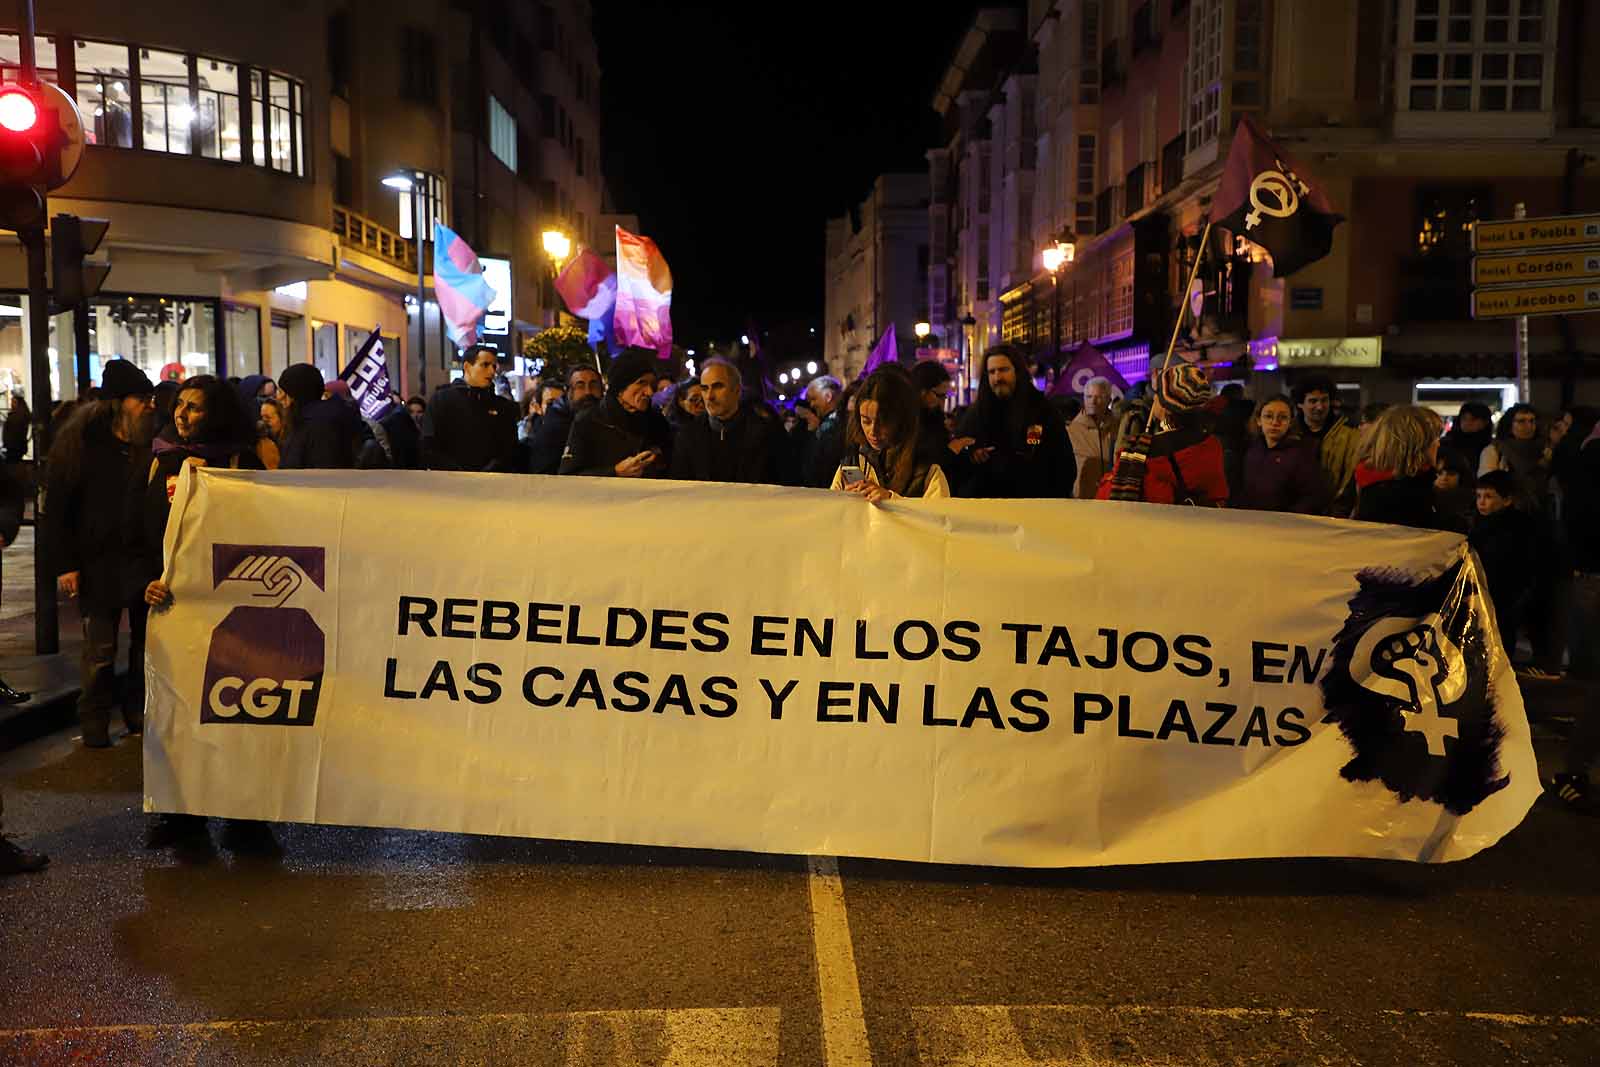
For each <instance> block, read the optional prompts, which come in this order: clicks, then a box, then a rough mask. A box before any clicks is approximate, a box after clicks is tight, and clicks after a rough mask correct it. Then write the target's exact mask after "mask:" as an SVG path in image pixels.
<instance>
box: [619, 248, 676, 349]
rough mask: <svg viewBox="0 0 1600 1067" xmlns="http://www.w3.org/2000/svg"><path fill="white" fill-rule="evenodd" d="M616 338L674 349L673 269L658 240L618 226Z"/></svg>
mask: <svg viewBox="0 0 1600 1067" xmlns="http://www.w3.org/2000/svg"><path fill="white" fill-rule="evenodd" d="M614 325H615V328H616V332H617V338H618V339H619V340H620V341H621V342H622V343H623V344H625V345H637V346H638V347H640V348H653V349H655V350H657V351H659V352H663V353H666V352H669V351H670V350H671V348H672V271H671V270H670V269H669V268H668V267H667V261H666V258H665V257H663V256H662V255H661V250H660V249H659V248H657V247H656V243H655V242H654V241H652V240H650V238H648V237H640V236H639V235H637V234H632V233H629V232H628V231H627V230H624V229H623V228H622V227H621V226H618V227H617V309H616V320H615V324H614Z"/></svg>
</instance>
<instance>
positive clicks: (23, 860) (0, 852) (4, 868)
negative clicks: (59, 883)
mask: <svg viewBox="0 0 1600 1067" xmlns="http://www.w3.org/2000/svg"><path fill="white" fill-rule="evenodd" d="M49 863H50V857H49V856H45V855H41V854H40V853H37V852H27V851H24V850H23V849H21V848H19V847H17V846H16V845H15V844H13V843H12V842H10V841H9V840H7V839H6V838H4V837H0V876H4V875H7V874H29V873H31V872H33V871H42V870H44V868H45V867H47V866H48V865H49Z"/></svg>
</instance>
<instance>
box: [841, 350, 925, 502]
mask: <svg viewBox="0 0 1600 1067" xmlns="http://www.w3.org/2000/svg"><path fill="white" fill-rule="evenodd" d="M920 421H921V405H920V403H919V401H918V398H917V391H916V387H915V386H913V385H912V384H911V379H910V378H909V377H908V376H907V375H906V372H905V371H904V370H902V369H901V368H899V367H884V368H881V369H879V370H876V371H874V372H873V373H872V375H871V376H870V377H869V378H868V379H867V381H866V384H865V385H863V386H862V387H861V391H860V392H859V393H857V394H856V405H855V413H854V414H853V415H852V416H851V418H850V421H849V423H848V424H847V425H846V427H845V448H844V459H843V461H842V462H841V463H840V464H839V469H838V470H837V471H836V472H834V476H833V485H832V486H831V488H834V489H842V490H844V491H845V492H847V493H856V494H858V495H860V496H863V497H865V498H866V499H868V500H870V501H872V502H873V503H874V504H877V503H881V502H882V501H885V500H891V499H893V498H895V497H922V498H924V499H927V498H930V497H945V496H949V495H950V484H949V483H948V482H947V481H946V480H945V476H944V471H942V470H940V469H939V464H937V463H935V462H933V461H932V460H931V459H930V458H928V457H927V456H926V455H925V454H923V453H922V450H920V449H919V448H918V425H919V423H920Z"/></svg>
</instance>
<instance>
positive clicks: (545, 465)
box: [523, 396, 573, 474]
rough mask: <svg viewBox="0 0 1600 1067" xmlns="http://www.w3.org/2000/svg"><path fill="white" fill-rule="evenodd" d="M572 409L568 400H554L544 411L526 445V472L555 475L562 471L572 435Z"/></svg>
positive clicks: (562, 398) (524, 445) (524, 444)
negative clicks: (564, 456)
mask: <svg viewBox="0 0 1600 1067" xmlns="http://www.w3.org/2000/svg"><path fill="white" fill-rule="evenodd" d="M572 420H573V414H572V407H571V405H570V404H568V403H567V398H566V397H564V396H563V397H561V398H560V399H558V400H556V401H554V402H553V403H551V404H550V405H548V406H547V407H546V408H545V409H544V414H543V415H540V416H539V421H538V423H536V424H535V425H534V427H533V432H532V433H531V434H529V435H528V439H527V440H526V441H524V442H523V452H524V453H525V454H526V456H527V462H526V465H525V466H524V468H523V469H525V470H526V471H527V472H528V473H529V474H555V473H556V472H557V471H559V470H560V469H561V453H563V452H565V451H566V450H567V438H568V437H569V436H571V434H572Z"/></svg>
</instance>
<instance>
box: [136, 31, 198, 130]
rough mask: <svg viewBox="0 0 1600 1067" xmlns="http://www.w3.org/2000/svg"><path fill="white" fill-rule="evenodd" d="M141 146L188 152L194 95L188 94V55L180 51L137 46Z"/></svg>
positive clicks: (193, 116) (192, 127) (192, 125)
mask: <svg viewBox="0 0 1600 1067" xmlns="http://www.w3.org/2000/svg"><path fill="white" fill-rule="evenodd" d="M139 110H140V114H141V116H142V117H143V125H142V134H143V139H142V140H141V142H140V144H141V147H143V148H145V149H147V150H149V151H152V152H173V153H177V154H181V155H188V154H189V151H190V145H191V143H192V140H191V134H192V132H193V129H194V120H195V108H194V99H193V97H191V96H190V94H189V57H188V56H186V55H184V54H183V53H182V52H161V51H157V50H156V49H153V48H141V49H140V50H139Z"/></svg>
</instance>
